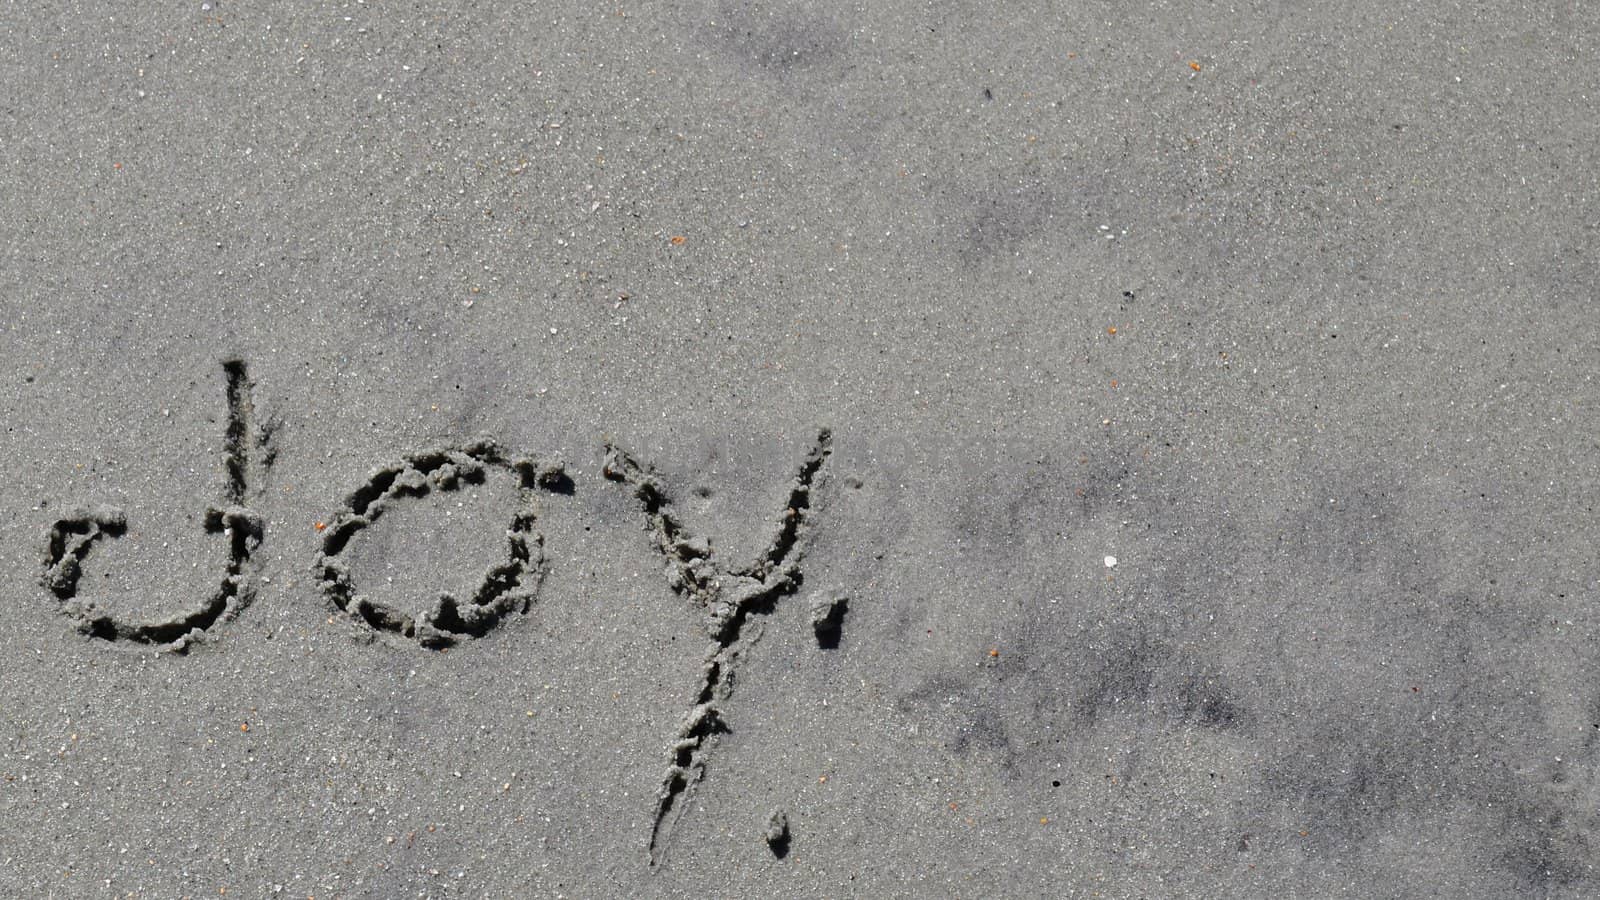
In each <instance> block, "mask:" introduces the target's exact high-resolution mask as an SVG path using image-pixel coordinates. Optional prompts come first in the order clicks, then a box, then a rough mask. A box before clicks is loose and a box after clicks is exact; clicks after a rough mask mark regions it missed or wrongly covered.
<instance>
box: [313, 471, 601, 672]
mask: <svg viewBox="0 0 1600 900" xmlns="http://www.w3.org/2000/svg"><path fill="white" fill-rule="evenodd" d="M490 469H501V470H503V471H505V472H508V473H510V474H511V476H512V477H513V479H514V481H515V483H516V485H517V506H518V508H517V512H516V514H515V515H514V516H513V517H512V520H511V522H510V524H509V525H507V527H506V545H507V548H506V561H505V562H504V563H501V564H499V565H496V566H493V567H491V568H490V569H489V571H488V572H487V573H486V574H485V575H484V577H483V581H482V582H481V583H480V584H479V585H478V587H477V588H476V589H475V590H474V591H473V592H472V595H471V596H470V597H456V596H453V595H451V594H448V593H444V594H440V595H439V597H438V599H437V600H436V601H434V605H433V608H432V609H430V610H428V611H426V612H424V613H422V614H421V615H420V616H412V615H409V614H407V613H406V612H405V611H403V610H400V609H397V608H395V607H393V606H389V605H386V604H383V603H379V602H377V601H374V600H372V599H370V598H368V597H367V596H365V595H363V594H362V593H361V592H360V591H359V590H357V586H356V585H355V584H354V583H353V581H352V580H351V576H350V568H349V566H348V565H346V564H345V562H344V560H343V559H342V558H341V556H342V554H343V553H344V552H345V550H346V549H347V548H348V547H349V546H350V542H351V540H352V539H353V538H355V537H356V536H357V535H359V534H360V533H361V532H362V531H363V530H364V529H366V528H368V527H370V526H371V525H373V524H374V523H376V522H377V521H378V520H379V519H380V518H381V517H382V516H383V514H384V512H385V511H387V510H388V509H390V508H391V507H393V505H394V504H396V503H399V502H403V501H404V500H405V499H406V498H416V499H421V498H425V497H427V496H428V495H429V494H432V493H434V492H439V493H448V492H452V491H457V490H460V489H461V488H462V487H463V486H464V485H477V484H482V483H483V482H484V480H485V477H486V475H487V474H488V471H489V470H490ZM572 490H573V488H572V481H571V480H570V479H569V478H568V477H567V476H566V474H565V472H564V471H563V470H562V467H561V466H560V465H559V464H548V465H545V464H540V463H539V462H537V461H535V460H533V459H531V458H526V457H519V458H516V459H512V458H510V457H508V456H506V454H505V453H504V451H502V450H501V449H500V447H499V446H497V445H496V444H494V443H493V442H491V441H479V442H477V443H473V444H469V445H467V446H465V447H459V448H447V449H441V450H430V451H425V452H422V453H414V454H412V455H410V456H407V457H406V458H405V459H403V460H401V461H400V462H398V463H395V464H394V465H390V466H385V467H384V468H381V469H378V470H377V471H375V472H373V473H372V476H371V477H370V478H369V479H368V480H367V483H366V484H364V485H362V486H361V487H360V488H359V489H357V490H356V491H355V492H354V493H352V494H351V495H350V497H349V499H348V500H346V501H345V509H344V510H343V511H341V512H340V513H339V515H338V516H337V517H336V518H335V519H334V520H333V523H332V524H331V525H329V526H328V528H327V533H326V534H325V535H324V536H323V539H322V552H321V553H320V554H319V555H318V556H317V561H316V564H315V567H314V568H315V572H316V575H317V578H318V579H319V580H320V582H321V585H322V592H323V595H324V596H326V597H327V598H328V600H329V601H330V602H331V603H332V604H333V605H334V607H335V608H337V609H338V610H340V611H341V612H344V613H345V614H347V615H349V616H350V617H351V618H352V619H354V620H355V621H357V622H360V623H362V624H364V625H366V626H368V627H370V628H372V629H374V630H376V631H379V632H383V633H387V634H390V635H394V636H396V637H399V638H403V639H406V640H414V641H416V642H417V643H418V644H420V645H422V646H423V647H427V648H429V649H441V648H445V647H449V646H452V645H454V644H456V643H459V642H460V641H463V640H469V639H472V638H480V637H483V636H485V635H487V634H488V633H489V632H491V631H493V630H494V629H495V628H496V627H497V626H499V625H500V624H501V623H503V622H504V621H506V619H508V618H509V617H510V616H511V615H512V614H525V613H527V611H528V610H529V608H530V607H531V606H532V605H533V601H534V599H535V597H536V596H537V594H538V591H539V584H540V582H541V581H543V579H544V572H545V565H544V535H543V534H541V533H540V532H539V530H538V520H539V506H538V492H539V491H548V492H553V493H562V494H570V493H572Z"/></svg>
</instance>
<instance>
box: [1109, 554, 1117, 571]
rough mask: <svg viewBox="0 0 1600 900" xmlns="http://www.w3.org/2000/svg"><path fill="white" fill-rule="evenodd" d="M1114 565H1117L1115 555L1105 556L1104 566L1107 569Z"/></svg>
mask: <svg viewBox="0 0 1600 900" xmlns="http://www.w3.org/2000/svg"><path fill="white" fill-rule="evenodd" d="M1116 565H1117V558H1116V557H1115V556H1108V557H1106V568H1108V569H1111V568H1115V567H1116Z"/></svg>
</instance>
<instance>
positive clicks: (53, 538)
mask: <svg viewBox="0 0 1600 900" xmlns="http://www.w3.org/2000/svg"><path fill="white" fill-rule="evenodd" d="M222 368H223V372H224V374H225V375H226V376H227V400H228V426H227V430H226V431H225V432H224V435H223V445H224V455H223V462H224V466H225V468H226V470H227V475H228V482H227V488H226V497H225V502H224V505H222V506H220V507H212V508H211V509H209V510H207V512H206V516H205V520H204V526H205V531H206V533H207V534H211V535H221V536H223V537H224V538H226V540H227V541H228V561H227V564H226V566H225V568H224V572H223V577H222V580H221V582H220V583H219V584H218V586H217V588H216V590H214V591H212V593H211V594H210V595H209V596H207V597H206V599H205V600H204V601H203V602H202V603H201V604H200V605H199V607H197V608H196V609H194V610H192V611H190V612H188V613H185V614H182V615H178V616H174V617H172V618H170V619H165V620H160V621H154V622H129V621H126V620H124V619H123V618H122V617H120V616H117V615H116V614H115V613H112V612H110V611H108V610H105V609H102V608H100V607H99V606H98V605H97V604H95V603H94V602H93V601H89V600H85V599H83V598H81V597H79V596H78V582H79V580H80V579H81V578H82V575H83V561H84V560H85V559H87V558H88V556H89V554H90V552H91V551H93V550H94V548H95V547H96V546H97V545H98V544H99V543H101V542H103V541H104V540H106V539H110V538H118V537H121V536H122V535H123V534H125V533H126V532H127V529H128V521H127V516H126V515H125V514H124V513H123V511H122V510H120V509H117V508H116V507H112V506H99V507H94V508H91V509H83V510H79V511H78V512H76V513H74V514H73V515H71V516H68V517H66V518H63V519H59V520H57V521H56V523H55V524H54V525H52V526H51V527H50V534H49V539H48V543H47V545H46V548H45V566H44V576H43V578H42V579H41V580H42V582H43V584H44V586H45V588H46V589H47V590H49V591H50V593H51V594H53V595H55V597H56V599H57V600H59V601H61V610H62V612H64V613H65V614H66V615H68V616H69V617H71V618H72V619H73V620H75V621H76V622H77V627H78V630H79V631H80V632H82V633H83V634H86V635H88V636H90V637H93V638H98V639H100V640H105V641H110V642H115V643H130V644H141V645H146V646H154V647H157V648H159V649H163V650H173V651H177V652H183V651H185V650H187V649H188V648H189V646H190V645H191V644H192V643H193V642H194V641H196V640H198V639H199V638H201V637H202V636H204V635H205V634H206V633H207V632H209V631H210V630H211V629H213V628H215V627H216V626H218V625H219V624H221V623H223V622H226V621H229V620H231V619H233V618H235V617H236V616H238V615H239V613H240V612H242V611H243V610H244V608H245V607H247V606H249V605H250V603H251V602H252V601H253V600H254V599H255V595H256V591H255V580H254V578H253V577H251V575H252V566H251V555H252V554H253V553H254V552H255V551H256V549H257V548H258V547H260V546H261V540H262V538H263V536H264V528H263V526H262V522H261V519H260V518H259V517H258V516H256V514H255V513H253V512H251V511H250V510H249V509H247V508H246V507H245V506H244V503H245V501H246V499H247V498H248V497H249V496H250V495H251V492H252V489H251V484H250V483H251V482H252V481H255V480H257V479H258V477H259V476H261V475H263V474H264V473H265V470H266V469H267V467H268V466H270V465H271V464H272V457H273V454H272V451H271V449H270V448H269V447H268V439H269V437H270V431H271V430H270V429H260V430H257V429H255V428H254V427H253V419H254V415H255V406H254V403H253V401H252V398H251V391H252V389H253V387H254V386H253V385H252V384H251V382H250V379H249V376H248V374H247V372H246V371H245V365H244V363H243V362H240V361H238V360H230V361H228V362H225V363H223V365H222ZM252 450H255V451H259V452H258V453H253V452H252ZM258 457H259V459H258Z"/></svg>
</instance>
